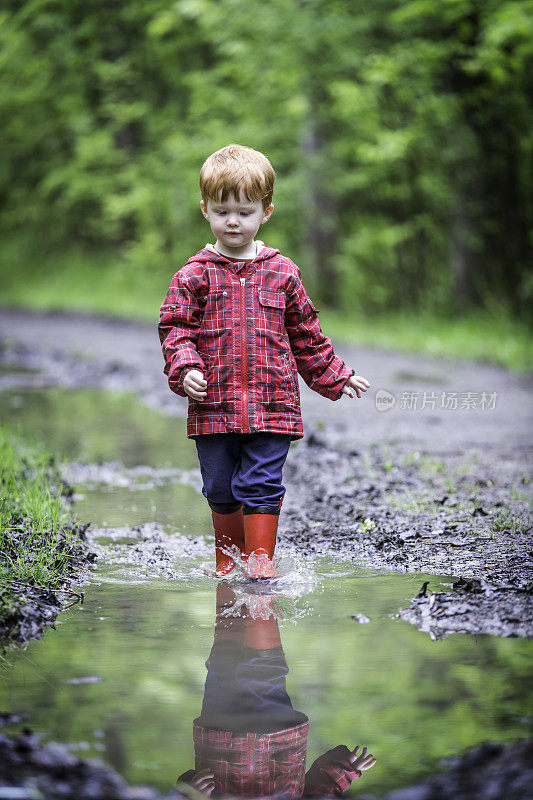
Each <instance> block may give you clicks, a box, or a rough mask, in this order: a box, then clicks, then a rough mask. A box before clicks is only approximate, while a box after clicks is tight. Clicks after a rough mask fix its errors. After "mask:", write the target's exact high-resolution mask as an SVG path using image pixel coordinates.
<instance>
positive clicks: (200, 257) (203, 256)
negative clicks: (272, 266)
mask: <svg viewBox="0 0 533 800" xmlns="http://www.w3.org/2000/svg"><path fill="white" fill-rule="evenodd" d="M256 242H257V244H258V245H259V247H260V248H261V249H260V251H259V253H258V254H257V255H256V257H255V258H254V259H253V261H267V260H268V259H269V258H272V257H273V256H276V255H278V253H279V250H278V249H276V248H275V247H268V245H266V244H265V243H264V242H261V241H260V240H259V239H257V240H256ZM199 261H211V262H215V263H219V262H220V263H225V262H228V261H229V259H228V258H226V256H223V255H222V254H221V253H219V252H217V250H215V248H214V247H213V245H212V244H206V245H205V247H202V249H201V250H199V251H198V252H197V253H196V255H194V256H191V258H189V260H188V261H187V264H191V263H193V262H194V263H198V262H199ZM243 261H244V259H243Z"/></svg>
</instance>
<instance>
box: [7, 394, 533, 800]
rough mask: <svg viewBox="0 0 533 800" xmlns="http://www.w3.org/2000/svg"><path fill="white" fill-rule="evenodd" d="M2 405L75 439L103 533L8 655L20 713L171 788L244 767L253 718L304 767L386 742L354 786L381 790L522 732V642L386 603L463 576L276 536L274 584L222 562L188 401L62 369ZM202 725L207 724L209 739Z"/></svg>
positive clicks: (525, 661) (31, 423) (86, 505)
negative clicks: (72, 598) (396, 569)
mask: <svg viewBox="0 0 533 800" xmlns="http://www.w3.org/2000/svg"><path fill="white" fill-rule="evenodd" d="M0 417H1V419H2V420H7V421H9V422H10V424H12V423H14V422H16V423H17V424H18V425H19V426H20V428H21V430H22V431H23V433H25V434H27V435H32V436H35V437H36V438H39V439H41V440H42V441H44V442H45V444H46V445H47V446H48V447H49V448H51V449H53V450H55V451H56V452H59V453H60V454H61V456H62V457H63V458H64V459H65V462H66V463H65V467H64V470H65V473H64V474H65V479H66V480H68V481H69V483H71V484H72V485H73V486H74V490H75V495H74V511H75V513H76V514H77V516H78V517H79V518H80V520H81V521H82V522H83V521H86V522H91V526H90V528H89V529H88V531H87V539H88V542H89V544H90V545H91V547H92V549H93V550H94V551H95V552H96V553H97V560H96V561H95V562H94V564H93V565H92V566H90V567H88V571H87V575H86V582H85V583H84V584H83V591H84V593H85V601H84V604H83V606H82V607H79V606H74V607H72V608H70V609H68V610H66V611H64V612H63V613H62V614H61V615H60V617H59V619H58V623H57V626H56V630H52V629H48V630H46V631H45V633H44V635H43V637H42V638H41V639H38V640H34V641H31V642H29V644H28V645H27V646H26V647H25V648H24V649H22V650H18V651H13V652H12V653H10V655H9V662H10V663H9V664H8V665H7V666H6V667H5V668H4V669H2V671H1V673H0V711H2V712H4V713H11V714H16V715H18V716H19V718H21V720H22V721H21V722H19V723H17V724H15V725H13V726H10V730H12V731H13V732H15V731H19V730H22V728H23V727H24V726H25V725H26V726H28V725H29V726H31V728H32V729H33V730H35V731H36V732H38V733H41V734H42V735H43V740H44V741H51V740H54V741H59V742H64V743H68V744H69V748H70V749H71V751H72V753H74V754H76V755H79V756H83V757H96V758H100V759H102V760H103V761H104V762H105V763H106V764H108V765H110V766H112V767H114V768H115V769H116V770H117V771H118V772H119V773H120V774H122V775H123V776H124V777H125V778H126V779H127V781H128V782H130V783H137V784H144V785H149V786H152V787H154V788H157V789H159V790H160V791H163V792H164V791H168V790H169V788H170V787H171V786H174V785H175V783H176V779H177V778H178V776H182V775H184V774H185V777H186V778H187V779H188V780H191V774H190V771H191V770H192V769H193V768H194V767H195V761H196V767H197V769H198V768H202V766H204V765H205V764H206V763H208V762H209V757H211V759H213V758H216V759H218V761H219V762H220V761H222V760H224V763H227V764H230V763H233V765H234V769H235V770H236V769H237V767H236V766H235V764H237V766H238V764H239V763H240V762H239V757H240V756H242V753H243V752H244V750H243V747H244V745H243V744H242V743H243V742H244V741H246V742H248V743H249V742H250V738H251V737H255V739H254V741H256V743H257V741H258V737H267V738H268V737H270V739H269V741H274V740H275V742H276V744H275V746H274V745H269V746H271V747H272V748H273V750H274V751H275V752H274V755H273V759H274V761H275V762H276V763H277V764H278V765H281V764H283V765H285V766H284V769H285V774H288V772H289V773H290V774H291V776H292V779H293V780H301V781H303V780H305V778H304V775H303V772H302V771H301V767H302V765H303V761H304V759H306V769H307V770H309V768H310V767H311V765H312V764H313V762H315V760H316V759H317V758H319V757H321V756H323V754H325V753H327V752H328V751H331V750H332V749H333V748H336V747H337V746H338V745H341V744H344V745H348V746H349V747H351V748H353V747H355V745H357V744H359V745H361V746H368V748H369V750H370V751H371V752H372V753H373V754H374V755H375V756H376V758H377V759H378V762H377V764H376V765H375V766H374V767H373V768H372V769H371V770H369V771H368V772H367V773H364V774H363V776H362V777H361V779H359V780H356V781H354V782H353V785H352V786H351V788H350V789H349V791H348V793H349V794H351V795H360V794H367V793H368V794H374V795H377V796H379V795H381V794H383V793H385V792H386V791H389V790H392V789H397V788H399V787H401V786H408V785H410V784H413V783H416V782H417V781H419V780H421V779H422V778H423V777H424V776H425V775H429V774H431V773H433V772H435V771H436V770H437V769H440V768H442V761H443V759H447V758H451V757H454V756H457V755H458V754H459V753H462V752H463V751H464V750H465V749H466V748H468V747H470V746H472V745H476V744H478V743H481V742H483V741H487V740H491V741H496V742H513V741H516V740H518V739H521V738H524V737H526V736H528V735H530V734H531V716H530V715H531V708H530V707H529V705H528V703H529V700H530V694H529V693H528V676H529V674H530V663H531V662H530V658H531V652H532V645H531V643H530V642H527V641H525V640H522V639H502V638H498V637H494V636H488V635H481V636H477V637H473V636H467V635H463V634H454V635H451V636H449V637H448V638H446V639H444V640H442V641H431V639H430V638H429V636H428V635H427V634H424V633H421V632H419V631H418V630H416V629H415V628H414V627H412V626H411V625H409V624H408V623H407V622H405V621H402V620H400V619H397V618H395V616H394V615H395V614H396V612H397V611H398V609H399V608H400V607H402V606H405V605H407V604H408V601H409V599H410V598H412V597H414V596H415V595H416V594H417V592H418V590H419V589H420V587H421V585H422V584H423V583H424V582H425V581H429V585H430V589H431V590H433V591H439V590H441V589H447V588H449V586H450V584H451V583H452V580H453V579H454V577H455V576H440V577H435V576H428V575H422V574H410V573H389V572H386V571H377V570H370V569H368V568H365V567H364V566H363V565H362V564H361V565H359V564H357V563H353V562H346V561H343V560H342V559H340V558H335V557H333V556H328V557H323V556H320V555H318V554H315V553H313V554H312V555H311V556H309V557H306V556H303V555H302V553H301V552H299V551H298V550H297V549H296V548H294V546H293V545H290V544H289V543H284V541H283V539H282V540H281V546H280V551H281V554H282V562H281V578H280V580H279V581H278V582H277V583H276V584H275V585H272V586H270V587H268V588H264V587H259V588H258V587H257V585H255V584H250V583H247V582H246V581H244V579H243V578H242V577H240V576H239V575H237V576H235V577H230V578H229V579H228V580H227V581H219V580H218V579H216V578H215V577H214V575H213V573H212V566H213V553H212V549H213V544H212V532H211V530H210V519H209V515H208V510H207V505H206V503H205V500H204V498H203V497H202V496H201V494H200V488H201V486H200V483H199V476H198V472H197V468H196V454H195V450H194V445H193V443H192V442H189V441H187V439H186V438H185V434H184V422H183V421H182V420H178V419H168V418H167V417H164V416H162V415H159V414H157V413H156V412H153V411H149V410H147V409H146V408H144V407H142V406H140V404H139V403H138V402H137V401H135V400H134V399H133V398H131V397H129V396H119V395H106V394H105V393H100V392H98V393H96V392H94V393H92V392H86V391H72V392H66V391H62V390H58V389H50V390H39V391H35V392H27V391H25V392H24V394H22V393H18V392H17V391H16V390H15V391H10V392H4V393H2V394H1V395H0ZM73 421H75V422H73ZM297 446H298V445H297ZM289 457H290V456H289ZM208 659H209V673H208V672H207V670H206V661H207V660H208ZM206 678H207V681H206ZM195 721H196V722H195ZM193 723H195V725H194V732H195V739H194V740H193ZM288 729H290V730H291V731H293V735H292V738H291V737H290V736H289V737H288V736H286V735H285V736H282V735H278V734H279V731H282V730H284V731H287V730H288ZM202 730H204V731H205V730H216V735H215V736H213V735H211V739H210V742H211V750H210V752H209V753H207V754H206V747H205V746H204V745H205V737H204V739H203V738H202ZM295 732H297V733H295ZM228 736H229V737H230V739H231V742H232V748H233V749H232V753H233V756H232V758H233V761H232V758H229V757H228V753H227V743H228ZM261 741H262V742H263V743H264V741H265V739H264V738H263V739H261ZM202 743H203V744H202ZM224 743H225V744H224ZM224 747H226V750H224ZM239 748H240V749H239ZM213 753H214V754H215V755H213ZM206 759H207V761H206ZM209 763H210V762H209ZM321 763H323V762H321ZM299 770H300V772H301V775H300V772H299ZM282 772H283V770H282ZM315 772H316V771H315ZM187 773H188V774H187ZM315 778H316V775H315ZM219 779H220V776H219ZM312 779H313V776H311V777H308V781H310V780H312ZM256 785H257V786H258V787H259V788H258V793H261V792H262V793H263V794H265V793H266V792H265V791H264V789H265V787H264V785H263V784H261V782H257V783H256ZM204 788H205V787H204Z"/></svg>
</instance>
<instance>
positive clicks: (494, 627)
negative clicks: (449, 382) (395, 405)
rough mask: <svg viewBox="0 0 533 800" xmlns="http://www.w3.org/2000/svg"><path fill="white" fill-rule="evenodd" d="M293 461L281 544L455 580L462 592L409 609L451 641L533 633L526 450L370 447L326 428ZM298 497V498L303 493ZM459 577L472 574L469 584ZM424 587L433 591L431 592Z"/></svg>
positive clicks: (428, 598)
mask: <svg viewBox="0 0 533 800" xmlns="http://www.w3.org/2000/svg"><path fill="white" fill-rule="evenodd" d="M298 448H299V451H300V452H299V456H300V457H299V458H294V459H292V460H290V461H289V462H288V464H287V468H286V477H287V486H288V492H287V502H286V503H285V504H284V515H283V519H282V521H281V523H280V526H281V537H280V538H281V540H283V539H285V540H287V541H289V542H291V543H293V544H294V545H295V546H296V547H297V548H298V549H301V550H304V551H308V552H313V553H321V554H324V553H328V554H332V555H336V556H342V557H343V558H345V559H350V560H357V561H361V560H363V561H364V562H365V563H366V564H368V565H369V566H372V567H374V568H380V569H388V570H398V571H402V572H424V573H429V574H436V575H437V574H438V575H449V576H451V577H455V578H456V579H457V583H456V584H455V590H454V591H453V592H451V593H443V592H439V593H433V592H431V587H430V588H429V590H428V589H427V587H426V591H425V592H424V593H423V594H424V595H425V596H424V597H421V598H419V597H417V598H413V604H412V606H411V607H410V608H408V609H405V610H402V611H400V613H399V616H400V617H401V618H402V619H405V620H407V621H408V622H410V623H411V624H413V625H416V627H417V628H419V630H422V631H425V632H426V633H429V634H430V635H431V636H432V638H443V637H444V636H446V635H448V634H450V633H455V632H462V633H492V634H494V635H498V636H526V637H531V635H532V634H533V603H532V597H531V585H532V579H533V558H532V549H533V543H532V540H531V513H530V502H531V491H530V488H531V487H530V478H529V475H530V472H529V469H528V467H527V462H526V454H525V453H524V454H523V458H519V457H518V454H517V453H516V452H513V453H508V454H506V457H505V455H504V454H501V457H500V460H499V463H498V464H497V466H496V465H495V464H494V462H493V460H492V458H491V457H490V455H489V456H487V454H485V453H484V452H483V451H479V450H474V451H471V452H470V453H467V454H465V453H459V452H451V453H449V454H443V453H441V454H439V458H438V459H435V458H434V457H433V456H432V455H431V454H430V453H420V452H418V451H417V452H416V454H415V455H413V454H410V453H408V452H407V453H406V451H405V448H402V447H398V446H388V447H382V446H377V447H373V448H370V449H369V450H368V451H366V452H359V451H356V450H353V449H350V448H346V447H345V446H342V445H339V444H334V443H332V442H331V441H328V437H327V434H325V433H324V432H319V433H317V432H315V433H313V434H312V435H311V436H309V437H308V438H307V440H306V441H304V442H303V443H302V444H300V445H298ZM296 498H297V500H296ZM459 579H462V580H461V581H460V582H459ZM421 588H422V587H421Z"/></svg>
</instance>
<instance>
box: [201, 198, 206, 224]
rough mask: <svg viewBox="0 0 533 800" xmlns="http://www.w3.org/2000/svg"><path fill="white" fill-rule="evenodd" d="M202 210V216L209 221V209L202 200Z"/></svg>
mask: <svg viewBox="0 0 533 800" xmlns="http://www.w3.org/2000/svg"><path fill="white" fill-rule="evenodd" d="M200 208H201V209H202V214H203V215H204V217H205V218H206V219H207V209H206V207H205V203H204V201H203V200H200Z"/></svg>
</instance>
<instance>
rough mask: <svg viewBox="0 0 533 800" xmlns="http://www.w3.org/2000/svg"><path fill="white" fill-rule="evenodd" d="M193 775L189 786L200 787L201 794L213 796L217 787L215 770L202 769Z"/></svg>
mask: <svg viewBox="0 0 533 800" xmlns="http://www.w3.org/2000/svg"><path fill="white" fill-rule="evenodd" d="M191 772H193V773H194V774H193V775H192V776H191V778H190V780H188V781H187V783H188V784H189V786H192V788H193V789H198V791H199V792H200V793H201V794H205V796H206V797H211V794H212V793H213V789H214V788H215V773H214V772H213V770H210V769H200V770H198V772H194V770H191Z"/></svg>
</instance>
